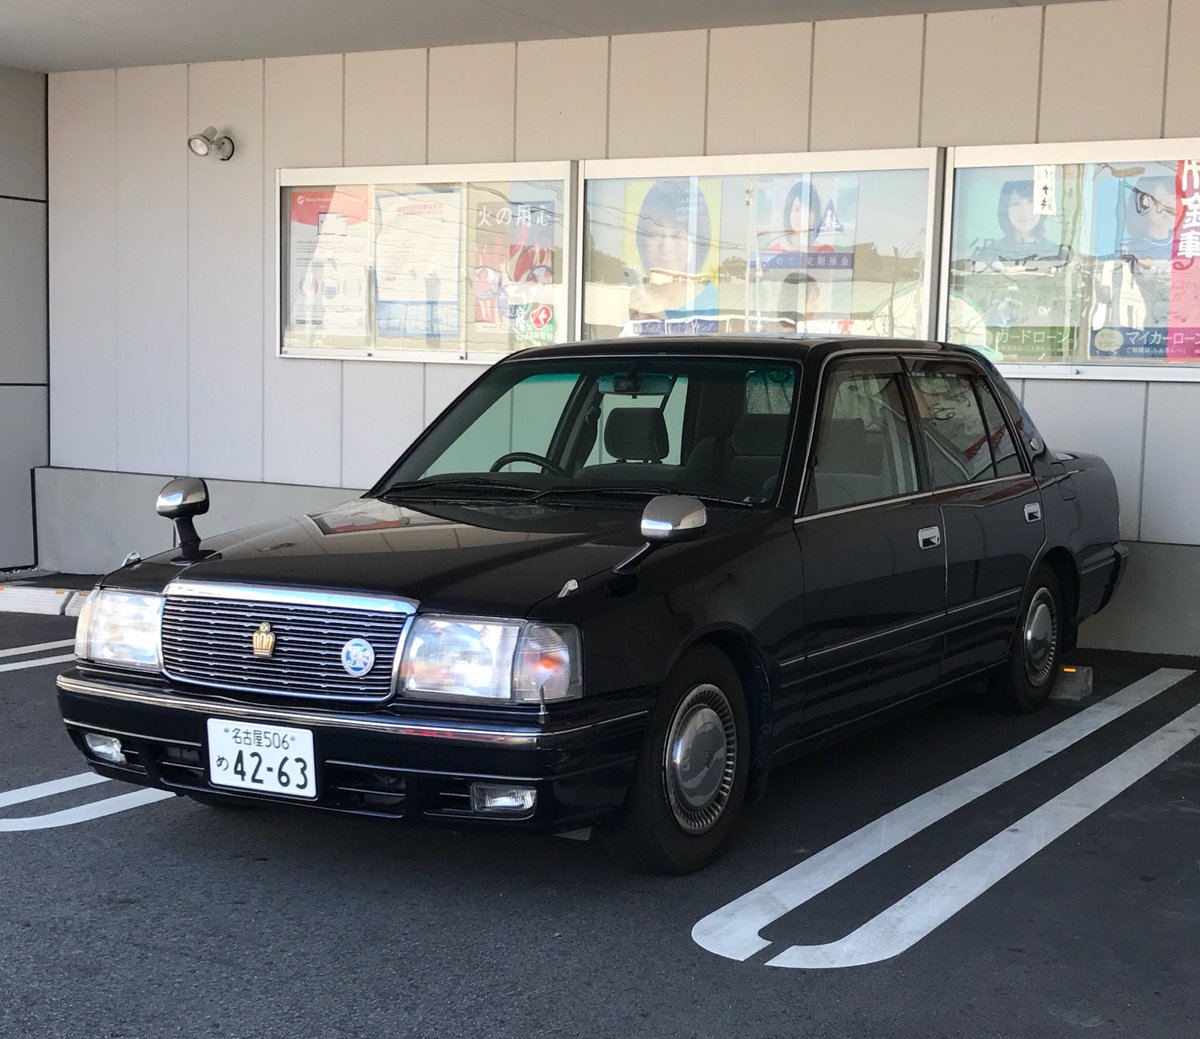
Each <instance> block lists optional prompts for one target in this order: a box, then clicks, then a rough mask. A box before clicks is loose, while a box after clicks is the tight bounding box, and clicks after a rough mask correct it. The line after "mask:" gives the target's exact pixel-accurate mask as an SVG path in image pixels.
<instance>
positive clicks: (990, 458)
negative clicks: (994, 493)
mask: <svg viewBox="0 0 1200 1039" xmlns="http://www.w3.org/2000/svg"><path fill="white" fill-rule="evenodd" d="M912 385H913V395H914V397H915V398H916V404H917V422H918V424H919V425H920V427H921V431H922V435H923V436H924V438H925V451H926V454H927V455H928V456H929V470H930V475H931V477H932V478H933V486H934V488H942V487H955V486H959V485H961V484H965V483H978V482H979V481H980V480H994V479H996V478H997V477H1000V476H1010V475H1012V474H1014V473H1018V472H1021V470H1022V466H1021V460H1020V456H1019V455H1018V454H1017V451H1016V448H1015V446H1014V445H1013V442H1012V436H1011V435H1010V433H1009V430H1008V426H1007V425H1005V422H1004V417H1003V415H1002V414H1001V412H1000V407H999V405H998V404H997V403H996V400H995V398H994V397H993V396H992V393H991V390H990V389H989V388H988V385H987V383H986V381H985V380H984V378H983V376H982V375H980V374H979V373H978V372H976V371H974V370H972V369H970V368H967V367H964V366H958V365H948V364H945V363H941V362H937V361H917V362H914V364H913V371H912Z"/></svg>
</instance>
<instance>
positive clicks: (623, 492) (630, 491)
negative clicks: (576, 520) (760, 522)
mask: <svg viewBox="0 0 1200 1039" xmlns="http://www.w3.org/2000/svg"><path fill="white" fill-rule="evenodd" d="M659 494H686V495H689V496H691V497H693V498H699V499H700V500H701V501H705V502H712V503H714V504H716V505H736V506H738V507H739V508H743V509H744V508H746V507H747V506H751V505H754V504H756V503H755V502H750V501H738V500H737V499H735V498H722V497H721V496H720V495H716V494H704V493H702V492H698V491H681V490H680V489H679V488H678V487H654V486H651V485H649V484H629V485H626V484H588V485H586V486H583V487H547V488H546V489H545V490H544V491H538V492H537V493H536V494H534V495H532V496H531V497H529V498H526V499H525V501H527V502H534V501H540V500H541V499H542V498H547V497H550V496H551V495H578V496H587V495H591V496H592V497H595V498H603V497H605V496H607V495H619V496H620V497H622V498H628V497H631V496H639V497H646V496H650V497H654V496H655V495H659Z"/></svg>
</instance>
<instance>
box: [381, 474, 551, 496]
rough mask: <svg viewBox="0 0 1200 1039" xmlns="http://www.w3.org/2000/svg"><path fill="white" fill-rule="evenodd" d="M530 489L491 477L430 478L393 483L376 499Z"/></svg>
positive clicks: (522, 491) (523, 490) (524, 490)
mask: <svg viewBox="0 0 1200 1039" xmlns="http://www.w3.org/2000/svg"><path fill="white" fill-rule="evenodd" d="M528 490H529V488H528V487H526V486H524V485H522V484H519V483H511V482H509V481H508V480H500V479H495V478H493V477H490V476H449V475H448V476H430V477H427V478H426V479H424V480H403V481H401V482H400V483H393V484H390V485H389V486H387V487H385V488H384V489H383V490H382V491H380V492H379V493H378V494H377V495H375V497H376V498H378V499H380V501H390V500H391V499H392V498H406V497H409V496H411V495H412V493H413V492H418V493H420V492H428V493H430V494H434V495H437V494H440V492H442V491H468V492H471V491H519V492H521V493H524V492H526V491H528Z"/></svg>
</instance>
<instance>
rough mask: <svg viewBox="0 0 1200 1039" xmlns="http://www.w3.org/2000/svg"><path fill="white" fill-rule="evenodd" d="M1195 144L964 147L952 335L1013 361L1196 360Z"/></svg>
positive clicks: (947, 326)
mask: <svg viewBox="0 0 1200 1039" xmlns="http://www.w3.org/2000/svg"><path fill="white" fill-rule="evenodd" d="M1198 143H1200V142H1194V141H1149V142H1118V143H1111V144H1100V143H1097V144H1087V145H1038V146H1030V147H1025V148H961V149H957V150H956V152H955V153H954V156H953V159H952V165H953V169H952V171H951V180H950V182H949V183H950V185H951V187H952V194H951V198H950V199H949V202H948V211H949V235H948V239H949V242H948V249H947V259H946V264H945V268H946V275H945V288H944V293H943V313H944V319H943V324H944V330H945V336H946V338H947V339H949V340H950V341H952V342H956V343H963V344H965V345H968V346H973V347H975V348H977V349H979V350H980V351H981V352H983V353H985V354H986V355H987V356H989V357H990V358H991V359H992V360H993V361H997V362H1000V363H1004V364H1008V365H1054V364H1068V365H1081V364H1086V365H1105V366H1109V367H1113V366H1118V365H1160V364H1171V363H1175V364H1180V363H1182V364H1189V363H1190V364H1197V363H1200V266H1197V265H1196V260H1197V258H1198V257H1200V147H1198V146H1197V145H1198Z"/></svg>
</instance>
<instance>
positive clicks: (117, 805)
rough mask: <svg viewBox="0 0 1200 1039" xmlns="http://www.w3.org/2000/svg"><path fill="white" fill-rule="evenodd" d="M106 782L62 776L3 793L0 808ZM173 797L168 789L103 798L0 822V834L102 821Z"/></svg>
mask: <svg viewBox="0 0 1200 1039" xmlns="http://www.w3.org/2000/svg"><path fill="white" fill-rule="evenodd" d="M109 782H112V781H111V780H110V779H108V778H107V777H106V776H98V775H96V773H94V772H80V773H78V774H77V775H74V776H64V777H63V778H62V779H51V780H50V781H49V782H46V783H35V784H33V786H23V787H19V788H18V789H16V790H6V791H4V792H2V793H0V808H11V807H12V806H13V805H19V804H25V803H26V802H27V801H39V800H41V799H42V798H44V797H53V796H54V795H55V794H65V793H68V792H69V791H71V790H81V789H83V788H84V787H89V786H96V785H97V784H98V783H109ZM174 796H175V795H174V794H173V793H171V792H170V791H168V790H134V791H133V792H132V793H128V794H118V795H117V796H116V797H107V798H105V799H104V800H102V801H93V802H92V803H91V804H85V805H79V806H78V807H76V808H64V809H62V810H61V811H58V812H47V813H46V814H45V815H29V816H23V817H21V818H19V819H0V833H22V832H24V831H26V830H50V829H53V828H55V827H57V826H70V825H72V824H73V823H82V822H87V821H88V820H89V819H102V818H103V817H104V816H106V815H115V814H116V813H117V812H127V811H129V809H131V808H140V807H141V806H142V805H148V804H153V803H154V802H155V801H162V800H164V799H166V798H168V797H174Z"/></svg>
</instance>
